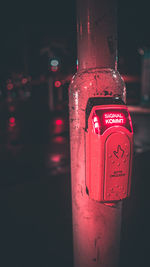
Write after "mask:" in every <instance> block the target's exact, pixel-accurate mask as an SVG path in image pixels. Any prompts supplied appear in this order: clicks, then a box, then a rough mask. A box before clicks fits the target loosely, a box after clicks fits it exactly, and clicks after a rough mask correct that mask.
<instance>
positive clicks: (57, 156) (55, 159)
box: [51, 155, 60, 163]
mask: <svg viewBox="0 0 150 267" xmlns="http://www.w3.org/2000/svg"><path fill="white" fill-rule="evenodd" d="M51 161H53V162H56V163H57V162H59V161H60V155H52V156H51Z"/></svg>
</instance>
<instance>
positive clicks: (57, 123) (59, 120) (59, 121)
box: [55, 119, 63, 125]
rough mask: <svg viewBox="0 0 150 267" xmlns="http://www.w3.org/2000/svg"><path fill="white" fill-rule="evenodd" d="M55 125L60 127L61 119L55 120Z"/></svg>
mask: <svg viewBox="0 0 150 267" xmlns="http://www.w3.org/2000/svg"><path fill="white" fill-rule="evenodd" d="M55 123H56V125H62V124H63V120H61V119H57V120H56V121H55Z"/></svg>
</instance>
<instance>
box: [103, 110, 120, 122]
mask: <svg viewBox="0 0 150 267" xmlns="http://www.w3.org/2000/svg"><path fill="white" fill-rule="evenodd" d="M103 117H104V124H105V125H108V124H111V125H118V124H125V116H124V114H123V113H118V112H116V113H115V112H111V113H104V116H103Z"/></svg>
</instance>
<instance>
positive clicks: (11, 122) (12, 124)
mask: <svg viewBox="0 0 150 267" xmlns="http://www.w3.org/2000/svg"><path fill="white" fill-rule="evenodd" d="M15 125H16V120H15V118H14V117H10V118H9V126H10V127H14V126H15Z"/></svg>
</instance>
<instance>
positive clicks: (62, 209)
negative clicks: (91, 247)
mask: <svg viewBox="0 0 150 267" xmlns="http://www.w3.org/2000/svg"><path fill="white" fill-rule="evenodd" d="M91 1H92V0H91ZM149 10H150V9H149V3H148V1H146V0H143V1H139V2H138V1H134V0H130V1H129V0H126V1H124V0H120V1H118V55H119V66H118V70H119V71H120V73H121V74H127V75H135V76H138V77H139V79H140V77H141V55H140V54H139V48H143V49H145V48H149V47H150V27H149V26H150V22H149V21H150V18H149V17H150V16H149ZM55 43H56V44H57V45H58V44H61V46H63V47H65V50H63V49H58V48H57V47H55ZM52 44H53V46H54V52H55V53H56V54H57V56H58V57H59V58H60V60H61V68H60V71H59V75H58V77H57V78H60V79H62V80H65V79H66V77H68V75H69V76H70V75H72V74H73V73H74V72H75V71H76V58H77V55H76V3H75V0H66V1H61V0H59V1H58V0H55V1H49V2H48V4H46V3H44V2H39V3H38V2H35V3H33V2H32V1H31V2H29V3H27V2H25V1H24V2H19V3H16V2H14V1H12V2H5V4H4V3H1V16H0V92H2V94H0V266H2V267H8V266H12V267H13V266H14V267H30V266H32V267H34V266H35V267H48V266H52V267H55V266H56V267H58V266H66V267H72V259H73V257H72V219H71V193H70V180H71V179H70V156H69V123H68V98H67V97H68V95H67V89H68V82H67V83H66V84H64V87H63V90H64V92H65V93H64V102H63V103H57V101H55V103H54V110H53V112H52V111H50V110H49V107H48V86H47V85H48V83H47V80H46V79H47V77H48V76H49V70H48V67H49V66H48V55H47V54H45V55H41V50H42V49H43V48H44V47H48V46H51V45H52ZM57 45H56V46H57ZM65 51H67V52H65ZM18 73H22V75H28V76H31V78H32V79H31V80H32V82H33V83H32V84H31V87H32V89H31V96H30V97H29V98H28V99H20V98H19V97H17V96H16V95H15V96H12V95H10V96H9V98H8V90H7V88H6V84H7V82H6V81H7V80H8V78H11V77H17V78H13V79H14V80H15V79H18V76H15V74H17V75H18ZM42 75H43V76H45V77H46V79H45V82H41V77H43V76H42ZM54 78H55V76H54ZM13 79H12V81H13ZM39 80H40V81H39ZM65 86H66V87H65ZM20 88H22V85H21V83H20V87H18V89H17V90H18V92H19V91H21V90H22V89H20ZM27 89H28V88H27ZM55 89H56V88H55ZM128 89H130V90H128ZM25 90H26V89H25ZM127 90H128V93H129V94H128V103H130V104H134V103H135V102H134V101H135V99H136V98H137V95H138V96H140V90H141V88H140V83H138V85H137V84H133V83H132V84H131V85H130V87H128V86H127ZM55 91H56V90H55ZM129 91H130V92H132V97H131V94H130V92H129ZM14 92H15V93H16V91H14ZM130 97H131V98H130ZM55 98H56V99H57V94H56V97H55ZM55 104H61V105H55ZM136 104H138V105H139V98H138V100H137V101H136ZM131 115H132V119H133V125H134V132H135V135H136V134H137V137H138V138H139V139H140V140H142V141H140V142H139V143H138V149H137V147H136V146H135V148H136V149H135V152H134V160H133V186H132V192H131V198H130V199H129V200H127V201H125V202H124V212H123V219H122V233H121V253H120V256H121V259H120V267H124V266H129V267H130V266H149V265H150V264H149V263H148V264H147V261H149V249H148V248H149V244H148V243H149V235H148V228H149V221H148V217H149V216H148V215H149V212H146V211H147V210H149V172H150V164H149V158H150V157H149V147H150V146H149V131H150V130H149V128H150V127H149V126H148V125H149V121H150V120H149V115H148V114H147V115H144V117H143V115H141V116H139V117H138V116H137V117H136V115H135V114H131ZM12 116H13V118H15V120H16V121H15V122H16V125H15V126H11V125H10V123H9V118H10V117H12ZM143 118H144V119H143ZM58 122H60V123H61V125H60V126H59V125H57V123H58ZM141 122H142V123H143V125H144V126H143V128H144V127H145V125H147V128H146V127H145V128H144V130H143V129H141V127H140V123H141ZM145 129H148V130H147V132H146V134H147V135H146V138H145V135H144V134H145V132H144V131H145ZM138 138H135V139H136V140H137V141H138ZM143 140H144V141H143ZM147 140H148V141H147ZM143 142H144V146H143ZM143 147H144V149H143ZM139 151H140V153H139Z"/></svg>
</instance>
